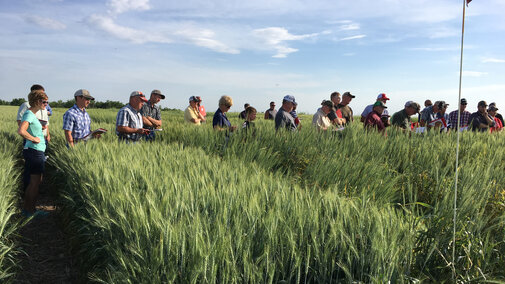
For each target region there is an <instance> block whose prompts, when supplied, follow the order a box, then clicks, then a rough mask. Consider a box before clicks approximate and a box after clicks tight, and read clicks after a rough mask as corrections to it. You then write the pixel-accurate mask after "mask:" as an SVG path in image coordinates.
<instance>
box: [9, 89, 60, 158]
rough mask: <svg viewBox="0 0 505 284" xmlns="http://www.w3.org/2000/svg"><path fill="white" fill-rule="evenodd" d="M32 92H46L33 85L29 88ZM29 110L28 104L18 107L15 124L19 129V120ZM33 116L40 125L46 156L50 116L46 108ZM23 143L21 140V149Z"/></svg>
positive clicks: (49, 134) (49, 138)
mask: <svg viewBox="0 0 505 284" xmlns="http://www.w3.org/2000/svg"><path fill="white" fill-rule="evenodd" d="M33 91H43V92H45V91H46V90H44V87H42V85H39V84H35V85H33V86H32V87H31V88H30V92H33ZM29 108H30V104H29V103H28V102H24V103H22V104H21V105H20V106H19V109H18V115H17V118H16V120H17V123H18V127H19V125H21V119H22V118H23V115H24V114H25V112H26V111H27V110H28V109H29ZM35 116H36V117H37V119H38V120H39V121H40V124H42V133H43V134H44V140H45V142H46V150H45V154H46V155H47V153H48V152H49V141H51V133H50V132H49V116H50V114H49V112H48V111H47V107H46V108H44V109H42V110H39V111H37V113H35ZM25 143H26V140H24V139H23V147H24V145H25Z"/></svg>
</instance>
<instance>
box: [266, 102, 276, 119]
mask: <svg viewBox="0 0 505 284" xmlns="http://www.w3.org/2000/svg"><path fill="white" fill-rule="evenodd" d="M276 115H277V110H276V109H275V102H270V108H269V109H267V110H266V111H265V119H271V120H274V119H275V116H276Z"/></svg>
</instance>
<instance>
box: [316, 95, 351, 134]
mask: <svg viewBox="0 0 505 284" xmlns="http://www.w3.org/2000/svg"><path fill="white" fill-rule="evenodd" d="M330 101H331V102H333V108H332V109H331V110H330V113H328V119H329V120H330V121H331V122H333V124H335V125H338V126H342V125H344V124H345V122H346V121H345V118H343V117H342V111H341V110H340V109H336V108H335V107H336V106H338V105H339V104H340V102H341V101H342V97H341V96H340V93H339V92H333V93H331V94H330ZM318 111H319V109H318Z"/></svg>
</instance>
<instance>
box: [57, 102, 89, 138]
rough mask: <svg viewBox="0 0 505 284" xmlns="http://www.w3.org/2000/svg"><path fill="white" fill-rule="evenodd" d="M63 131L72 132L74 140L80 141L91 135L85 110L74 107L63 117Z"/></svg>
mask: <svg viewBox="0 0 505 284" xmlns="http://www.w3.org/2000/svg"><path fill="white" fill-rule="evenodd" d="M63 130H68V131H71V132H72V138H73V139H74V140H81V139H82V138H84V137H86V136H87V135H89V134H90V133H91V119H90V118H89V114H88V112H87V111H86V109H83V110H81V109H80V108H78V107H77V105H74V106H73V107H71V108H69V109H68V110H67V111H66V112H65V114H64V115H63Z"/></svg>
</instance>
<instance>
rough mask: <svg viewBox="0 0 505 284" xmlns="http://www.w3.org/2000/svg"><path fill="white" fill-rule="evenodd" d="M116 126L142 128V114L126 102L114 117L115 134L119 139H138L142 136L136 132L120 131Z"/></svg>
mask: <svg viewBox="0 0 505 284" xmlns="http://www.w3.org/2000/svg"><path fill="white" fill-rule="evenodd" d="M118 126H128V127H130V128H135V129H137V128H142V127H143V126H144V123H143V122H142V115H141V114H140V112H138V111H137V110H135V109H134V108H133V107H132V106H130V105H129V104H127V105H126V106H124V107H123V108H121V109H120V110H119V112H118V113H117V117H116V134H117V136H118V137H119V139H120V140H132V141H138V140H140V138H141V137H142V135H141V134H138V133H120V132H119V131H118V130H117V127H118Z"/></svg>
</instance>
